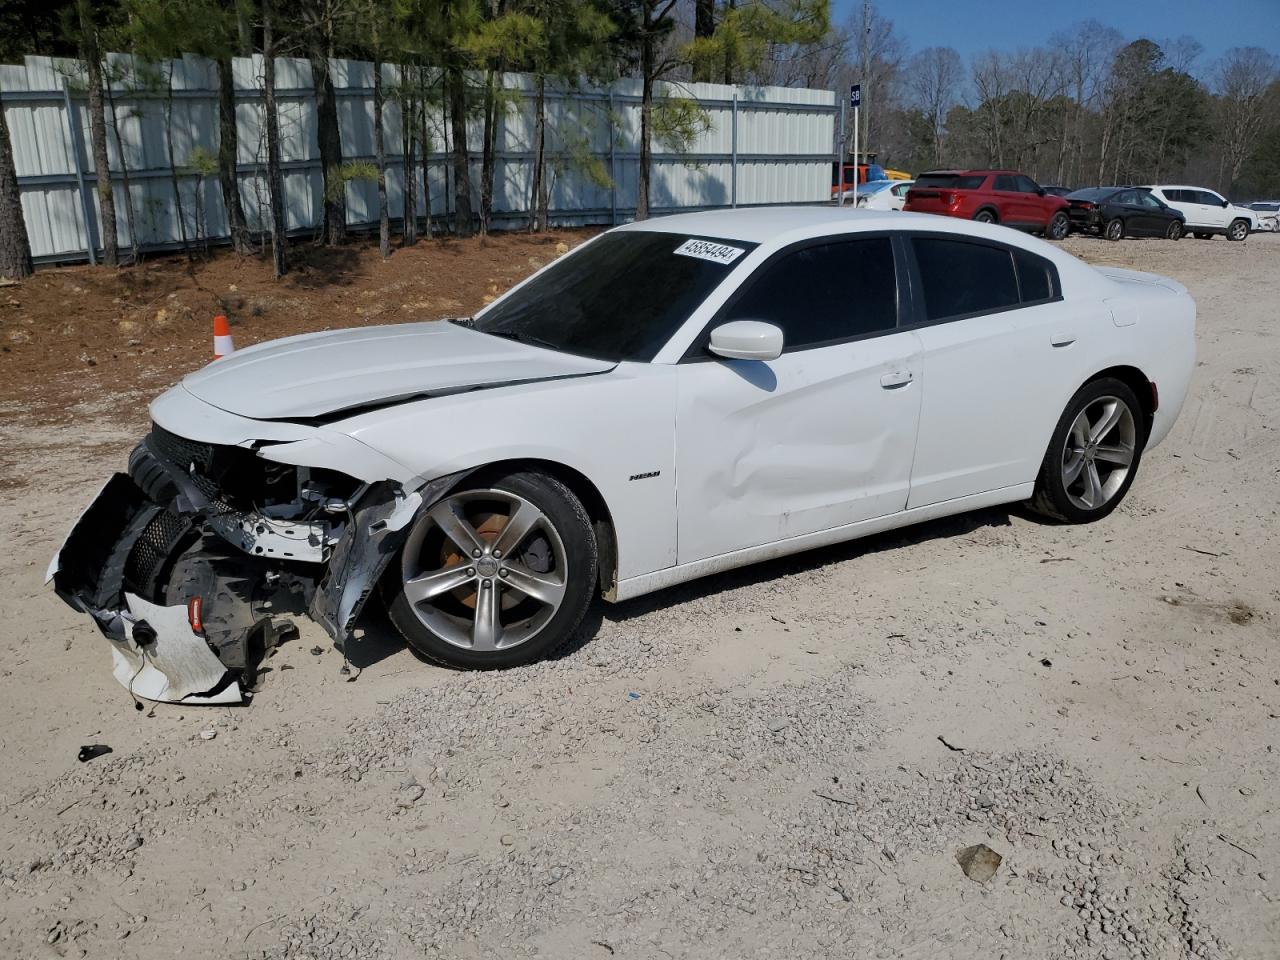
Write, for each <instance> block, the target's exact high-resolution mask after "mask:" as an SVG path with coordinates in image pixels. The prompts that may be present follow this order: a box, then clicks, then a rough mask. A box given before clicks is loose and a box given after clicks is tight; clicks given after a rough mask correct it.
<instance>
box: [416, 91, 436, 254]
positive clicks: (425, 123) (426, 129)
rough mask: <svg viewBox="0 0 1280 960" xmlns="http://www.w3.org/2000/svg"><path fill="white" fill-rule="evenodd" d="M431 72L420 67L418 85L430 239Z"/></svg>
mask: <svg viewBox="0 0 1280 960" xmlns="http://www.w3.org/2000/svg"><path fill="white" fill-rule="evenodd" d="M429 75H430V74H429V73H428V71H427V69H426V68H424V67H420V68H419V69H418V86H419V87H420V88H421V90H422V139H421V141H420V142H421V143H422V210H423V213H424V214H425V215H426V217H425V222H424V224H423V231H424V232H425V234H426V237H427V239H428V240H430V239H431V237H432V236H433V232H432V226H431V126H430V123H431V115H430V113H429V112H428V110H427V104H428V103H430V102H431V97H430V93H431V91H430V90H428V89H427V86H428V84H427V78H428V76H429Z"/></svg>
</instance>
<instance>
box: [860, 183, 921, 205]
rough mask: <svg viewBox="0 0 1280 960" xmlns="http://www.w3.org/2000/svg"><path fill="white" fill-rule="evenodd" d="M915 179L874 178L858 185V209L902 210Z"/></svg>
mask: <svg viewBox="0 0 1280 960" xmlns="http://www.w3.org/2000/svg"><path fill="white" fill-rule="evenodd" d="M913 183H915V181H914V180H873V181H872V182H870V183H864V184H862V185H861V186H860V187H858V209H860V210H901V209H902V208H903V207H904V206H905V205H906V202H907V191H908V190H910V189H911V185H912V184H913Z"/></svg>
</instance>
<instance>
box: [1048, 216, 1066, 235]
mask: <svg viewBox="0 0 1280 960" xmlns="http://www.w3.org/2000/svg"><path fill="white" fill-rule="evenodd" d="M1070 229H1071V222H1070V221H1069V220H1068V219H1067V215H1066V214H1065V213H1058V214H1055V215H1054V218H1053V219H1052V220H1050V221H1049V239H1050V240H1062V239H1064V238H1065V237H1066V235H1067V233H1068V232H1069V231H1070Z"/></svg>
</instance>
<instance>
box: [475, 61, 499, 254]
mask: <svg viewBox="0 0 1280 960" xmlns="http://www.w3.org/2000/svg"><path fill="white" fill-rule="evenodd" d="M501 78H502V72H501V66H499V68H498V69H497V70H489V71H487V72H486V73H485V76H484V148H483V149H484V153H483V155H482V157H481V160H480V233H481V234H487V233H488V232H489V220H490V218H491V217H492V216H493V180H494V167H495V166H496V157H495V154H496V153H497V146H498V108H497V100H498V98H497V93H496V90H495V85H496V84H497V82H498V81H499V80H500V79H501Z"/></svg>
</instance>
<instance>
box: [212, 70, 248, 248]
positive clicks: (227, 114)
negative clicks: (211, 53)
mask: <svg viewBox="0 0 1280 960" xmlns="http://www.w3.org/2000/svg"><path fill="white" fill-rule="evenodd" d="M216 66H217V68H218V184H219V185H220V187H221V188H222V208H223V209H224V210H225V211H226V213H227V230H228V231H229V232H230V234H231V246H232V247H234V248H235V251H236V253H239V254H244V255H246V256H247V255H248V254H251V253H253V241H252V239H251V238H250V236H249V222H248V221H247V220H245V217H244V204H243V203H241V202H240V178H239V176H238V175H237V174H236V158H237V156H238V155H239V152H240V151H239V135H238V133H237V131H236V88H235V78H234V76H233V75H232V73H231V58H230V57H219V58H218V60H217V63H216Z"/></svg>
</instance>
